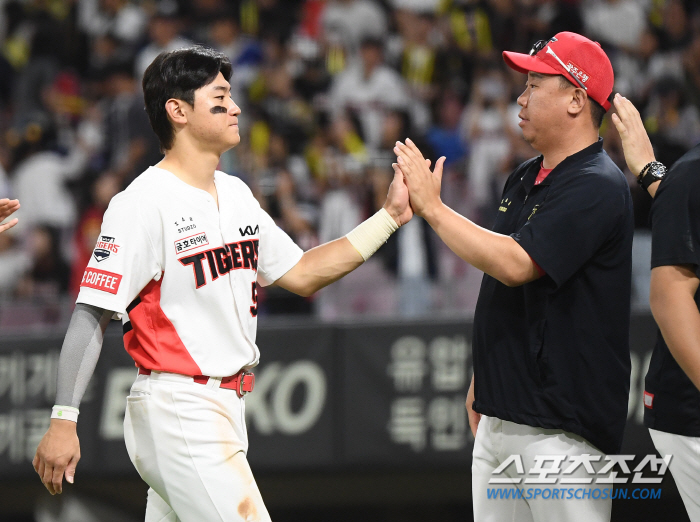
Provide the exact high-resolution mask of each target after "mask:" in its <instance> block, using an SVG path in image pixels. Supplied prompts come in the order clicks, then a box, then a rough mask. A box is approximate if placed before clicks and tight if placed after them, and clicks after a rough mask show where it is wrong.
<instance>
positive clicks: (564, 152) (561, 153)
mask: <svg viewBox="0 0 700 522" xmlns="http://www.w3.org/2000/svg"><path fill="white" fill-rule="evenodd" d="M597 141H598V130H597V129H595V130H593V129H590V130H589V129H586V130H585V131H583V132H582V131H581V130H580V129H577V130H575V131H573V132H570V133H569V135H568V136H563V137H560V138H558V139H556V140H555V142H554V143H553V146H552V147H538V150H539V152H541V153H542V155H543V156H544V159H543V160H542V165H543V167H544V168H545V169H553V168H554V167H556V166H557V165H559V164H560V163H561V162H562V161H564V160H565V159H566V158H568V157H569V156H572V155H574V154H576V153H577V152H580V151H582V150H583V149H585V148H586V147H590V146H591V145H593V144H594V143H595V142H597ZM562 144H566V145H564V146H563V145H562ZM536 148H537V147H536Z"/></svg>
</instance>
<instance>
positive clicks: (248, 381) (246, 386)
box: [236, 370, 255, 397]
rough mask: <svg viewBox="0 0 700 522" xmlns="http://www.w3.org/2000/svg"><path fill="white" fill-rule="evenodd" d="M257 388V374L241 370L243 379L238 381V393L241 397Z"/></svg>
mask: <svg viewBox="0 0 700 522" xmlns="http://www.w3.org/2000/svg"><path fill="white" fill-rule="evenodd" d="M254 387H255V374H254V373H253V372H249V371H247V370H241V377H240V379H239V380H238V389H237V390H236V391H237V392H238V396H239V397H243V396H244V395H247V394H249V393H250V392H252V391H253V388H254Z"/></svg>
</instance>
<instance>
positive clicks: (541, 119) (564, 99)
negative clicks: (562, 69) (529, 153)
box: [518, 72, 571, 151]
mask: <svg viewBox="0 0 700 522" xmlns="http://www.w3.org/2000/svg"><path fill="white" fill-rule="evenodd" d="M570 101H571V96H570V93H569V92H568V89H562V88H561V87H560V80H559V76H556V75H543V74H537V73H532V72H531V73H528V75H527V85H526V86H525V91H523V93H522V94H521V95H520V96H519V97H518V105H520V106H521V107H522V109H521V110H520V114H518V116H519V117H520V123H519V124H518V125H519V127H520V128H521V129H522V130H523V138H525V141H527V142H528V143H529V144H530V145H532V146H533V148H534V149H535V150H538V151H542V150H543V149H547V148H548V147H550V146H552V144H554V143H556V140H557V139H560V136H561V135H562V134H561V129H562V127H563V126H565V125H566V124H567V123H568V119H569V117H568V112H567V109H568V106H569V102H570Z"/></svg>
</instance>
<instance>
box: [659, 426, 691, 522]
mask: <svg viewBox="0 0 700 522" xmlns="http://www.w3.org/2000/svg"><path fill="white" fill-rule="evenodd" d="M649 434H650V435H651V440H653V441H654V446H655V447H656V451H658V452H659V454H660V455H661V456H662V457H663V456H664V455H673V457H672V458H671V464H669V466H668V467H669V469H670V470H671V473H672V474H673V480H675V481H676V486H678V491H679V492H680V494H681V498H682V499H683V504H685V509H686V511H687V512H688V518H690V521H691V522H700V437H684V436H683V435H675V434H673V433H666V432H665V431H658V430H651V429H650V430H649Z"/></svg>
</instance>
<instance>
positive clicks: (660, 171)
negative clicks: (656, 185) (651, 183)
mask: <svg viewBox="0 0 700 522" xmlns="http://www.w3.org/2000/svg"><path fill="white" fill-rule="evenodd" d="M664 174H666V169H665V168H664V167H654V168H653V169H652V170H651V172H649V175H650V176H651V177H653V178H655V179H663V177H664Z"/></svg>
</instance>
